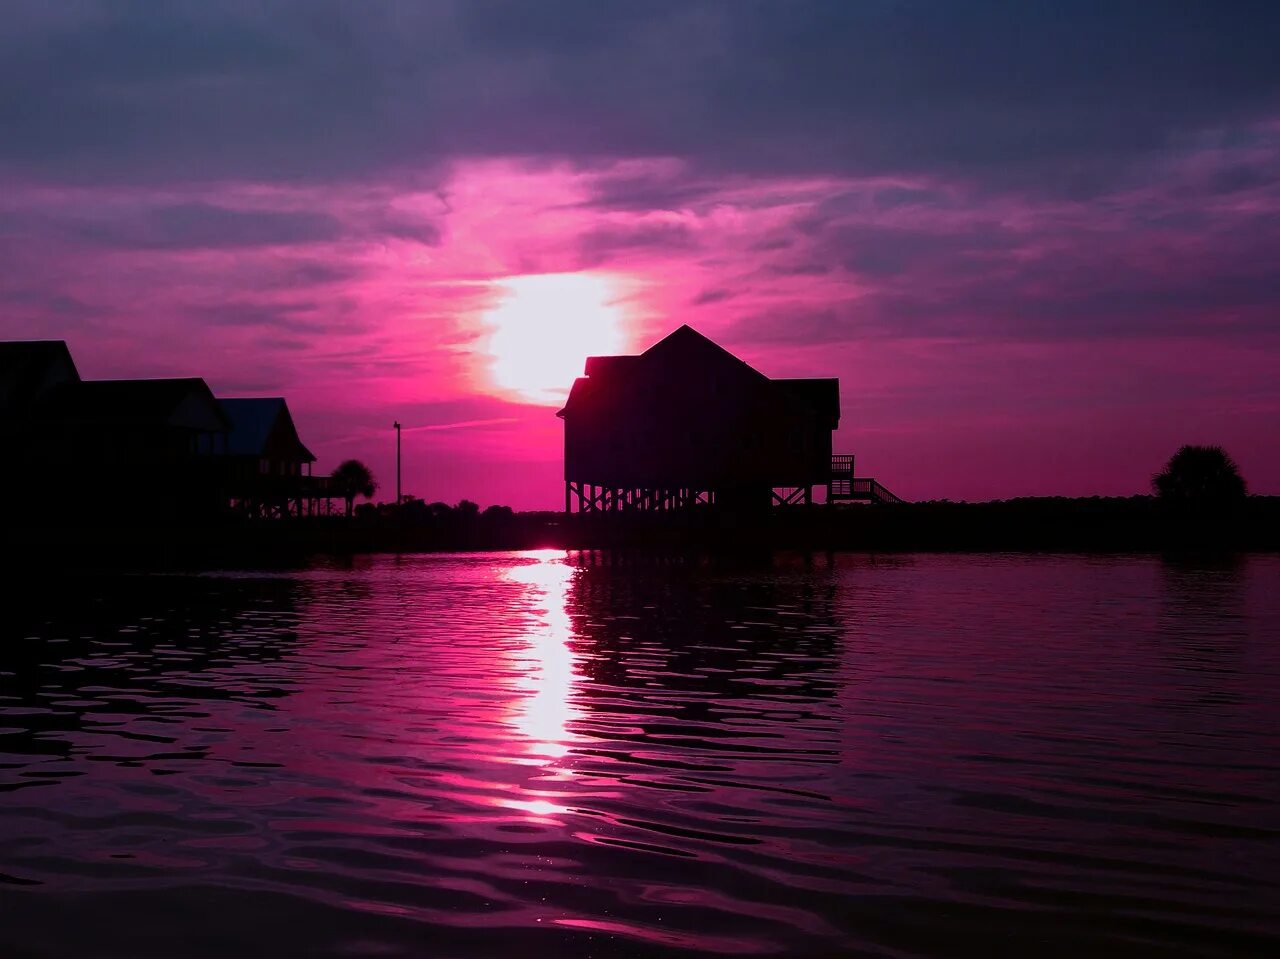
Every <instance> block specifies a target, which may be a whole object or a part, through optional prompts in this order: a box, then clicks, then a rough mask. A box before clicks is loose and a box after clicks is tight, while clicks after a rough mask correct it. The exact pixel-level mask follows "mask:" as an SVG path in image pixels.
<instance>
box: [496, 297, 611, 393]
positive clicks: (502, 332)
mask: <svg viewBox="0 0 1280 959" xmlns="http://www.w3.org/2000/svg"><path fill="white" fill-rule="evenodd" d="M495 285H496V286H498V287H499V288H500V289H501V291H502V298H501V300H500V301H499V303H498V305H497V306H496V307H495V308H494V309H492V310H490V311H489V312H488V313H487V314H485V322H486V323H487V325H488V326H489V328H490V329H491V330H492V334H491V336H490V339H489V351H490V353H491V355H492V358H493V366H492V373H493V378H494V382H495V383H496V384H497V386H498V387H499V388H500V389H502V390H505V391H507V392H509V393H514V394H516V395H517V396H519V397H521V398H522V399H525V400H531V401H533V402H537V403H557V402H559V401H561V400H563V399H564V398H565V396H566V395H567V394H568V392H569V387H570V386H572V385H573V381H574V379H575V378H576V377H578V376H581V375H582V364H583V361H584V360H585V359H586V358H587V357H588V356H594V355H599V354H605V353H617V352H619V351H621V350H622V349H623V347H624V345H625V341H624V336H623V314H622V309H621V307H620V306H619V305H618V300H619V299H620V295H621V294H620V291H619V290H618V288H617V282H616V281H615V280H614V279H613V278H611V277H608V276H604V275H600V274H594V273H543V274H535V275H531V276H513V277H508V278H507V279H504V280H499V281H497V282H496V284H495Z"/></svg>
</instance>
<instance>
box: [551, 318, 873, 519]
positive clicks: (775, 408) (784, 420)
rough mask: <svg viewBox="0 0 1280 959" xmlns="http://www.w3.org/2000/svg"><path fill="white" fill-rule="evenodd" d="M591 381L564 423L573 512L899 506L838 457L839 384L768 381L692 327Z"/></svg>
mask: <svg viewBox="0 0 1280 959" xmlns="http://www.w3.org/2000/svg"><path fill="white" fill-rule="evenodd" d="M585 372H586V376H583V377H580V378H579V379H577V380H576V381H575V382H574V384H573V388H572V390H571V391H570V393H569V398H568V400H567V401H566V403H565V406H564V409H562V410H560V412H559V413H558V414H557V415H558V416H559V417H560V418H561V419H563V420H564V424H565V432H564V438H565V446H564V463H565V473H564V478H565V510H566V511H569V512H572V511H573V510H575V509H576V510H577V511H579V512H592V511H618V510H646V511H647V510H665V509H674V508H679V507H687V506H696V505H700V504H717V505H720V506H723V507H728V508H732V509H740V510H741V509H745V510H754V509H765V508H767V507H768V506H769V505H770V504H771V503H774V504H781V505H789V504H793V503H809V502H812V500H813V490H814V488H815V487H818V486H825V487H826V488H827V496H828V500H829V501H837V500H841V499H874V498H878V497H875V496H872V495H864V493H863V490H864V489H869V490H871V492H872V493H874V492H875V491H876V488H877V487H878V489H879V490H880V491H883V493H884V497H882V498H894V497H892V494H889V493H888V491H887V490H883V487H879V484H875V483H874V481H865V480H854V479H853V457H852V456H838V457H833V456H832V452H831V434H832V432H833V431H834V430H835V429H836V427H837V426H838V425H839V422H840V386H839V380H837V379H833V378H831V379H783V380H774V379H770V378H769V377H767V376H765V375H764V374H763V373H760V372H759V371H758V370H755V369H753V368H752V367H750V366H748V365H747V364H746V363H744V362H743V361H742V360H740V359H738V358H737V357H735V356H734V355H733V354H731V353H729V352H728V351H727V350H725V349H723V348H722V347H720V346H718V345H716V344H715V343H713V342H712V341H711V340H709V339H707V338H706V337H705V336H703V335H702V334H700V333H698V332H697V331H696V330H694V329H692V328H690V327H688V326H682V327H680V328H679V329H678V330H676V331H675V332H673V333H671V334H670V335H669V336H667V337H666V338H664V339H662V340H660V341H659V342H658V343H656V344H654V345H653V346H651V347H650V348H649V349H648V350H646V351H645V352H643V353H641V354H639V355H636V356H593V357H590V358H588V359H587V363H586V371H585ZM868 482H870V483H872V484H873V485H872V486H871V487H866V486H865V485H864V484H865V483H868Z"/></svg>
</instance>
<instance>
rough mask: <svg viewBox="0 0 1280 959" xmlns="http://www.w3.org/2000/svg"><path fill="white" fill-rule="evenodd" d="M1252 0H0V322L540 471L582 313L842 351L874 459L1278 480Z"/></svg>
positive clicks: (763, 360)
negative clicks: (1197, 467)
mask: <svg viewBox="0 0 1280 959" xmlns="http://www.w3.org/2000/svg"><path fill="white" fill-rule="evenodd" d="M1278 49H1280V3H1275V2H1274V0H1269V2H1258V3H1251V2H1245V0H1234V2H1222V0H1214V2H1205V3H1193V2H1187V3H1164V2H1151V3H1125V2H1117V0H1112V2H1098V3H1092V2H1069V3H1068V2H1034V0H1031V2H1018V3H1009V2H1000V3H981V2H966V3H952V2H941V0H939V2H934V3H925V2H907V0H902V2H889V0H867V2H858V3H854V2H830V3H816V2H814V3H805V2H796V3H782V2H777V3H763V2H754V0H726V2H697V0H693V2H690V0H685V2H679V3H665V2H657V0H646V2H642V3H622V2H616V3H615V2H603V0H580V2H579V0H572V2H568V0H543V2H537V3H535V2H487V0H456V2H418V3H404V4H395V3H369V4H358V3H329V2H324V0H305V2H298V3H266V4H263V3H258V2H223V3H217V4H213V3H207V2H201V3H175V2H165V3H163V4H161V3H149V2H148V3H142V2H139V3H124V2H121V3H103V4H95V3H90V2H69V3H6V4H5V7H4V27H3V29H0V337H3V338H60V339H65V340H67V341H68V343H69V345H70V347H71V350H72V353H73V355H74V356H75V358H76V361H77V363H78V365H79V367H80V370H81V374H82V375H84V376H86V377H116V376H178V375H199V376H204V377H205V378H206V379H207V380H208V382H209V384H210V385H211V386H212V387H213V389H214V391H215V392H216V393H218V394H219V395H223V396H251V395H283V396H285V397H287V399H288V401H289V404H290V406H291V408H292V409H293V412H294V416H295V419H296V420H297V422H298V425H299V429H300V431H301V433H302V436H303V439H304V440H305V441H306V442H307V443H308V445H309V446H311V448H312V449H313V450H314V451H315V452H316V453H317V455H318V456H319V457H320V462H319V463H318V464H317V466H318V468H319V470H321V471H328V470H329V469H331V468H332V467H333V466H334V465H336V464H337V463H338V462H339V461H340V460H342V459H344V458H347V457H351V456H356V457H359V458H361V459H364V460H365V461H366V462H368V463H369V464H370V465H371V466H372V467H373V469H374V471H375V473H376V474H377V475H378V476H379V478H380V479H381V481H382V484H383V491H384V494H386V495H390V494H391V491H392V490H393V488H394V448H395V446H394V433H393V431H392V429H391V424H392V421H393V420H395V419H399V420H400V421H401V422H402V423H403V424H404V425H405V433H404V450H405V466H404V476H405V482H404V485H405V490H406V492H409V493H412V494H415V495H420V496H424V497H426V498H428V499H432V500H435V499H444V500H447V501H451V502H452V501H456V500H458V499H460V498H462V497H467V498H470V499H474V500H477V501H479V502H481V503H482V504H485V505H487V504H489V503H494V502H500V503H508V504H510V505H512V506H515V507H517V508H533V507H555V506H557V505H558V504H559V503H561V502H562V500H563V494H562V490H561V487H560V484H559V477H560V468H561V463H560V454H561V448H560V442H561V436H560V427H561V424H560V421H559V420H557V419H556V418H555V416H554V411H555V409H556V408H557V401H558V400H559V399H561V398H563V395H564V393H565V392H566V391H567V389H568V387H569V385H570V383H571V381H572V378H573V376H574V375H575V374H577V373H578V372H580V370H581V365H582V360H583V358H584V357H585V356H586V355H587V354H588V353H599V352H609V351H624V352H625V351H638V350H639V349H643V348H644V347H646V346H648V345H649V344H650V343H651V342H653V341H654V340H655V339H657V338H658V337H660V336H661V335H663V334H665V333H666V332H668V331H670V330H671V329H673V328H675V327H676V326H678V325H680V324H681V323H689V324H691V325H692V326H694V327H695V328H697V329H699V330H700V331H702V332H703V333H706V334H707V335H709V336H711V337H712V338H714V339H716V340H717V341H718V342H720V343H722V344H723V345H724V346H726V347H727V348H729V349H731V350H732V351H734V352H735V353H737V354H738V355H740V356H742V357H743V358H744V359H745V360H747V361H748V362H750V363H752V364H753V365H755V366H756V367H757V368H759V369H760V370H762V371H763V372H765V373H767V374H769V375H773V376H839V377H840V379H841V394H842V396H841V399H842V407H843V419H842V426H841V430H840V432H839V434H837V437H836V446H837V448H838V449H839V450H845V451H849V452H853V453H855V454H856V455H857V456H858V463H859V472H862V473H866V474H868V475H873V476H875V477H877V478H878V479H880V480H881V481H882V482H884V483H885V484H886V485H888V486H889V487H890V488H891V489H893V490H894V491H895V492H897V493H899V494H900V495H903V496H905V497H907V498H911V499H924V498H942V497H947V498H951V499H989V498H1003V497H1009V496H1016V495H1046V494H1064V495H1089V494H1093V493H1098V494H1129V493H1134V492H1145V491H1146V490H1147V488H1148V482H1149V477H1150V475H1151V473H1152V472H1153V471H1155V470H1156V469H1157V468H1158V467H1159V466H1160V465H1161V463H1162V462H1163V460H1165V459H1167V458H1168V456H1169V455H1170V454H1171V453H1172V452H1173V450H1174V449H1175V448H1176V447H1177V446H1178V445H1179V444H1181V443H1185V442H1198V443H1220V444H1222V445H1224V446H1225V447H1226V448H1227V449H1228V451H1229V452H1230V453H1231V454H1232V455H1233V456H1234V457H1235V458H1236V459H1237V460H1238V461H1239V463H1240V464H1241V466H1242V468H1243V471H1244V473H1245V476H1246V479H1247V480H1248V481H1249V482H1250V486H1251V488H1252V489H1253V490H1254V491H1256V492H1266V493H1280V442H1277V439H1278V438H1280V375H1278V371H1280V54H1278V53H1277V50H1278Z"/></svg>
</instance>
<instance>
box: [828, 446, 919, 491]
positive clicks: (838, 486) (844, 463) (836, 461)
mask: <svg viewBox="0 0 1280 959" xmlns="http://www.w3.org/2000/svg"><path fill="white" fill-rule="evenodd" d="M827 499H828V500H831V501H834V502H838V501H839V500H863V501H866V502H870V503H902V502H904V500H903V499H902V498H901V497H900V496H897V495H895V494H893V493H891V492H890V491H889V490H888V489H886V488H885V486H884V484H883V483H880V482H878V481H877V480H874V479H872V478H871V477H869V476H854V475H853V457H852V456H851V455H850V454H848V453H837V454H834V455H833V456H832V457H831V478H830V480H829V481H828V485H827Z"/></svg>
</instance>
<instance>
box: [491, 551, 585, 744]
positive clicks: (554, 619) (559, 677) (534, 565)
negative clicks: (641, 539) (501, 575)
mask: <svg viewBox="0 0 1280 959" xmlns="http://www.w3.org/2000/svg"><path fill="white" fill-rule="evenodd" d="M520 555H521V556H522V558H525V559H528V560H533V562H526V563H521V564H520V565H518V566H514V567H512V568H511V569H510V570H509V571H507V573H506V577H507V578H508V579H509V580H511V581H513V582H517V583H522V584H524V585H526V586H528V587H529V589H530V595H529V598H530V600H531V601H532V602H533V604H534V616H535V619H534V621H533V622H532V623H531V624H530V628H529V630H528V633H527V635H526V637H525V638H526V640H527V642H528V644H529V646H528V649H527V651H526V652H525V653H524V654H523V655H521V656H520V657H519V659H520V662H521V663H522V665H524V667H525V669H524V671H523V673H522V675H521V677H520V679H519V681H518V685H519V688H521V689H522V690H524V691H527V692H528V693H529V695H528V696H526V697H524V698H523V699H522V700H521V701H520V702H519V704H518V705H517V706H516V709H515V713H514V715H513V716H512V719H511V723H512V725H513V726H514V727H515V728H516V729H517V730H518V731H519V732H520V734H521V735H522V736H523V737H524V738H525V739H526V740H527V741H528V750H527V751H528V753H529V754H530V757H531V759H530V761H531V762H536V763H539V764H546V763H549V762H551V761H552V760H555V759H560V758H562V757H563V756H565V755H566V754H567V753H568V752H569V744H570V742H571V741H572V738H573V734H572V733H571V732H570V731H569V728H568V727H569V723H570V722H571V721H572V720H573V719H575V718H576V717H577V714H578V710H577V709H576V707H575V706H574V705H573V687H574V683H575V681H576V680H577V671H576V668H575V663H574V655H573V650H572V649H571V648H570V646H569V640H570V639H571V637H572V635H573V626H572V624H571V622H570V620H569V612H568V605H567V600H568V594H569V584H570V583H571V582H572V580H573V577H574V575H575V571H574V569H573V568H572V567H571V566H569V565H568V564H567V563H566V562H565V558H566V556H567V554H566V553H565V552H564V551H563V550H555V549H546V550H530V551H528V552H525V553H522V554H520Z"/></svg>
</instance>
